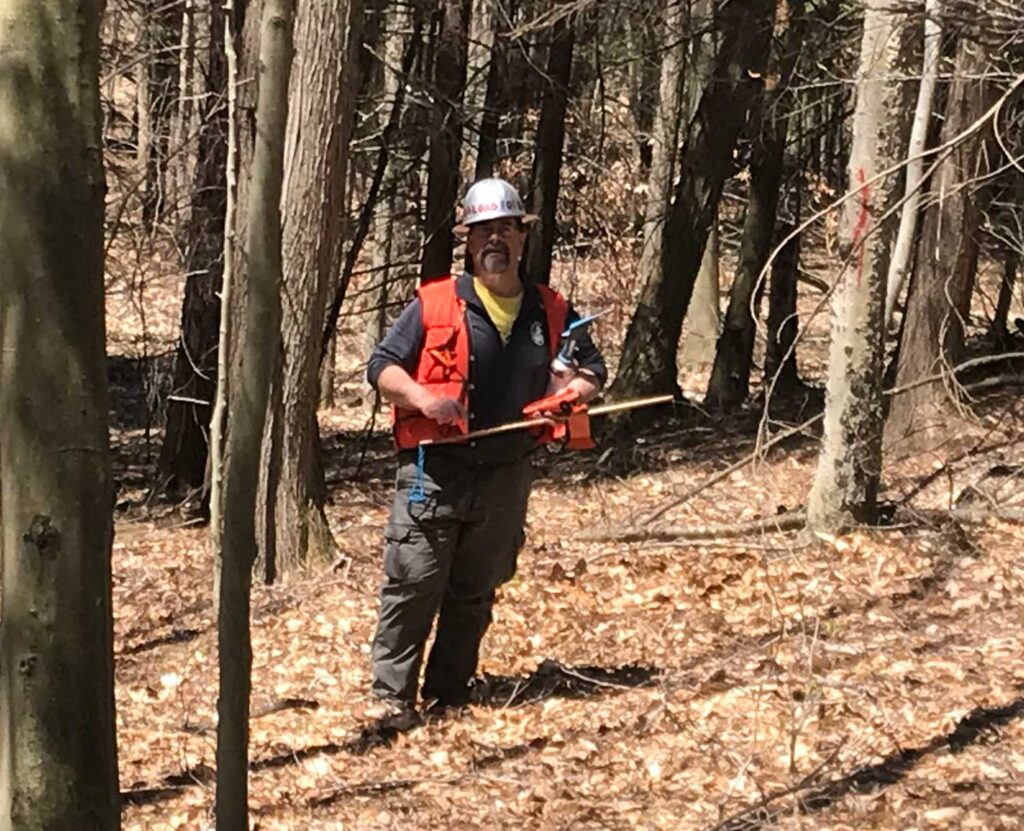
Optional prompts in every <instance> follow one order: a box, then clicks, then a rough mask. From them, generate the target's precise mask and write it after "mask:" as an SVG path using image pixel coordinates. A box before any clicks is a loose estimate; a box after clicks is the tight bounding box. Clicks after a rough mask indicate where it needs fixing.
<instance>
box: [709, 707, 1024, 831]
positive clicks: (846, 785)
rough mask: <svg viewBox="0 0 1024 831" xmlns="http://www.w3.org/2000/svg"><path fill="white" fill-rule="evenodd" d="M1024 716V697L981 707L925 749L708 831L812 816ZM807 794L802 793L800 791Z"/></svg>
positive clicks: (756, 827) (739, 830)
mask: <svg viewBox="0 0 1024 831" xmlns="http://www.w3.org/2000/svg"><path fill="white" fill-rule="evenodd" d="M1022 715H1024V697H1020V698H1017V699H1015V700H1014V701H1011V702H1010V703H1009V704H1006V705H1003V706H1001V707H977V708H976V709H974V710H972V711H971V712H970V713H968V714H967V715H966V716H964V717H963V718H962V719H960V721H958V722H957V724H956V726H955V727H954V728H953V729H952V730H951V731H950V732H948V733H946V734H944V735H941V736H936V737H935V738H933V739H932V740H931V741H929V742H926V743H925V744H923V745H921V746H920V747H914V748H910V749H908V750H903V751H901V752H899V753H895V754H893V755H892V756H889V757H888V758H886V759H884V760H882V761H881V762H879V763H878V764H874V765H867V766H865V767H862V768H858V769H857V770H855V771H853V772H852V773H849V774H847V775H846V776H843V777H841V778H839V779H835V780H833V781H831V782H829V783H827V784H825V785H823V786H817V783H816V782H808V783H806V785H805V787H801V786H798V787H797V788H796V789H795V790H794V789H793V788H787V789H786V790H784V791H781V792H779V793H777V794H768V795H766V796H765V797H764V798H763V799H762V800H761V803H760V804H759V805H758V806H757V807H754V808H751V809H749V810H747V811H744V812H742V813H740V814H736V815H734V816H732V817H729V818H728V819H726V820H724V821H723V822H720V823H719V824H718V825H715V826H713V827H712V828H711V829H709V831H763V829H766V828H768V827H770V826H771V825H774V824H775V822H776V821H777V820H778V819H779V818H780V817H782V816H783V815H786V814H791V813H799V814H802V815H805V816H811V815H813V814H815V813H816V812H818V811H823V810H825V809H827V808H830V807H831V806H832V805H834V804H835V803H836V802H838V801H839V800H841V799H842V798H843V797H845V796H849V795H851V794H870V793H877V792H878V791H880V790H882V789H884V788H887V787H889V786H890V785H895V784H897V783H898V782H901V781H902V780H903V779H905V778H906V777H907V775H908V774H909V773H910V772H911V771H912V770H913V769H914V768H915V767H916V766H917V765H918V763H919V762H921V761H922V760H924V759H925V758H926V757H927V756H932V755H934V754H936V753H939V752H941V751H944V750H945V751H948V752H950V753H960V752H962V751H963V750H965V749H966V748H968V747H970V746H971V745H975V744H983V743H993V742H997V741H999V740H1000V737H999V732H998V731H999V728H1000V727H1002V726H1004V725H1006V724H1009V723H1010V722H1011V721H1013V720H1014V719H1017V718H1020V717H1021V716H1022ZM795 792H796V794H797V802H796V804H795V805H788V806H786V807H780V808H770V807H768V806H769V805H770V804H771V803H772V802H775V801H777V800H779V799H783V798H785V797H789V796H793V795H794V793H795ZM801 792H802V793H804V795H803V796H800V795H799V794H800V793H801Z"/></svg>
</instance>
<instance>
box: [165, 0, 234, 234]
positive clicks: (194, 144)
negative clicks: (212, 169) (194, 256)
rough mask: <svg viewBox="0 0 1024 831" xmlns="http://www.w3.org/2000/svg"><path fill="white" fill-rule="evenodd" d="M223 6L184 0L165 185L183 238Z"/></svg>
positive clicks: (211, 1)
mask: <svg viewBox="0 0 1024 831" xmlns="http://www.w3.org/2000/svg"><path fill="white" fill-rule="evenodd" d="M223 5H224V3H223V0H182V8H183V11H182V20H181V43H180V44H179V46H178V49H179V54H178V57H177V60H178V95H177V96H176V99H177V100H176V101H175V102H174V110H173V112H172V113H171V123H170V128H169V135H170V137H169V140H168V148H167V156H168V159H167V175H166V183H165V191H166V193H167V201H168V203H169V204H171V205H173V206H174V208H175V211H174V213H175V223H174V224H175V226H176V232H175V233H176V236H177V237H179V238H187V236H188V229H189V223H190V222H191V219H192V217H191V213H192V201H193V186H194V185H195V178H196V164H197V162H198V161H199V159H200V150H199V133H200V128H201V126H202V124H203V123H204V119H203V111H204V110H206V111H208V110H209V109H210V107H209V104H206V103H205V101H204V98H205V95H206V93H207V92H208V89H209V86H208V83H207V76H208V73H209V70H210V66H209V64H208V61H207V56H208V55H209V53H210V51H211V47H212V42H211V40H210V39H211V38H212V37H216V36H215V35H213V33H212V30H211V23H212V21H211V19H210V18H211V13H212V10H213V9H214V8H216V9H217V10H218V11H219V12H220V13H221V14H222V15H223V9H222V6H223ZM219 34H220V32H218V33H217V35H219ZM204 47H205V48H206V53H205V54H204V53H203V48H204ZM221 52H222V53H223V50H221Z"/></svg>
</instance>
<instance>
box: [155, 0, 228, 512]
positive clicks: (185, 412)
mask: <svg viewBox="0 0 1024 831" xmlns="http://www.w3.org/2000/svg"><path fill="white" fill-rule="evenodd" d="M209 30H210V32H211V35H212V34H213V33H217V36H211V38H210V40H209V45H208V48H209V57H208V60H207V61H206V66H207V71H206V73H205V78H206V83H207V84H208V86H207V89H206V90H205V94H204V95H203V98H202V100H203V112H202V116H201V118H202V121H201V123H202V127H201V130H200V134H199V150H198V154H197V158H198V162H197V164H196V166H195V168H194V172H195V182H194V184H193V186H192V207H191V210H190V211H189V212H188V221H187V223H186V225H185V227H184V229H183V231H184V238H183V240H182V249H183V252H184V257H183V260H184V266H185V276H186V283H185V298H184V301H183V303H182V309H181V335H180V337H179V339H178V350H177V354H176V355H175V359H174V391H173V393H172V395H171V397H170V398H169V400H168V404H167V427H166V430H165V431H164V443H163V447H162V449H161V451H160V458H159V460H158V462H157V473H156V476H157V483H156V488H157V490H158V492H161V493H165V494H167V495H168V496H170V497H171V498H174V499H177V498H181V497H183V496H185V495H187V494H188V493H189V492H190V491H195V490H198V489H200V488H202V487H203V486H204V483H205V482H206V471H207V461H208V456H209V453H208V451H209V442H208V435H207V430H208V428H209V425H210V420H211V413H212V404H213V399H214V396H215V394H216V385H217V344H218V335H219V331H220V292H221V281H222V276H223V270H224V269H223V266H224V215H225V209H226V192H227V183H226V171H227V131H228V124H227V119H228V113H227V107H226V106H225V103H224V99H225V95H226V93H227V60H226V55H225V49H224V47H225V44H224V38H223V37H222V36H220V35H221V33H222V32H223V31H224V10H223V7H222V6H221V3H220V2H218V0H214V2H213V3H211V5H210V9H209Z"/></svg>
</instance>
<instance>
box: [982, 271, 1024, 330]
mask: <svg viewBox="0 0 1024 831" xmlns="http://www.w3.org/2000/svg"><path fill="white" fill-rule="evenodd" d="M1019 268H1020V254H1018V253H1017V252H1016V251H1007V252H1006V253H1005V254H1004V255H1003V279H1002V282H1001V283H1000V284H999V299H998V300H997V301H996V311H995V315H994V316H993V318H992V326H991V328H990V329H989V339H990V340H991V341H992V342H993V343H994V344H996V345H997V346H1004V345H1005V344H1006V342H1007V341H1008V340H1009V338H1010V330H1009V328H1008V326H1007V323H1008V321H1009V319H1010V303H1012V302H1013V287H1014V285H1015V284H1016V283H1017V270H1018V269H1019Z"/></svg>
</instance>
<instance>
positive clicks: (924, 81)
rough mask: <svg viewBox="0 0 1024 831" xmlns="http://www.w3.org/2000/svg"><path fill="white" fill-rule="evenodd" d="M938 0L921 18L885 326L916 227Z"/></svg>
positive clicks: (937, 40)
mask: <svg viewBox="0 0 1024 831" xmlns="http://www.w3.org/2000/svg"><path fill="white" fill-rule="evenodd" d="M941 13H942V0H926V2H925V21H924V64H923V67H922V69H921V85H920V87H919V89H918V93H917V107H916V108H915V110H914V122H913V126H912V127H911V129H910V145H909V147H908V148H907V158H908V160H909V161H908V162H907V184H906V199H907V201H906V204H905V205H904V206H903V211H902V213H901V216H900V229H899V233H898V234H897V235H896V242H895V244H894V245H893V251H892V262H890V263H889V276H888V278H887V280H886V292H885V323H886V325H887V326H888V325H889V322H890V321H891V320H892V316H893V314H894V313H895V312H896V303H897V301H898V300H899V297H900V291H901V290H902V289H903V283H904V281H905V280H906V275H907V271H908V269H909V268H910V263H911V259H912V254H913V249H914V236H915V233H916V231H917V214H918V211H919V210H920V207H921V182H922V179H923V177H924V158H923V157H922V154H923V152H924V149H925V147H926V145H927V141H928V129H929V127H930V126H931V123H932V102H933V100H934V99H935V87H936V84H937V81H938V77H939V60H940V59H941V57H942V23H941V20H940V17H939V16H940V15H941Z"/></svg>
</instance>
